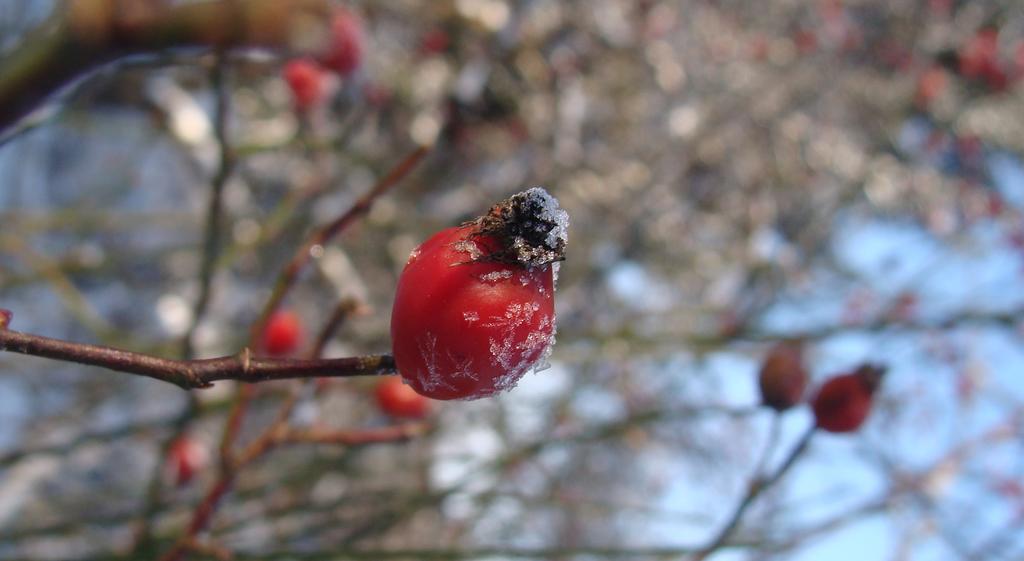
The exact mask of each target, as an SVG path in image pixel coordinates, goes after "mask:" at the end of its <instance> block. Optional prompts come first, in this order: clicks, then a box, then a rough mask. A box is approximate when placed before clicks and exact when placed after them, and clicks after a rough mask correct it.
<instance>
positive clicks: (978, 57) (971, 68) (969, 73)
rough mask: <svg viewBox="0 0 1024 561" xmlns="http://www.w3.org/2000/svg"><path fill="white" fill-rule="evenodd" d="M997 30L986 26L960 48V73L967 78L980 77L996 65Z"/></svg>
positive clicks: (997, 50) (997, 48) (997, 53)
mask: <svg viewBox="0 0 1024 561" xmlns="http://www.w3.org/2000/svg"><path fill="white" fill-rule="evenodd" d="M998 56H999V30H998V29H995V28H992V27H986V28H984V29H981V30H980V31H978V32H977V33H976V34H974V36H973V37H971V38H970V39H968V40H967V42H966V43H964V45H963V46H962V47H961V48H960V52H959V61H960V73H961V74H963V75H964V76H965V77H967V78H980V77H982V76H983V75H984V74H985V73H986V72H987V71H989V69H991V68H992V67H994V66H997V65H998Z"/></svg>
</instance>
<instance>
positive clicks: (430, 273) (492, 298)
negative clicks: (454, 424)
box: [391, 188, 568, 399]
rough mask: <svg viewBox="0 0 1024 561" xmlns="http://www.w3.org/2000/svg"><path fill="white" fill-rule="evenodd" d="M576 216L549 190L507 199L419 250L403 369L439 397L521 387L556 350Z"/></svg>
mask: <svg viewBox="0 0 1024 561" xmlns="http://www.w3.org/2000/svg"><path fill="white" fill-rule="evenodd" d="M567 225H568V217H567V215H566V213H565V211H564V210H562V209H561V208H559V207H558V202H557V201H556V200H555V199H554V198H553V197H551V196H550V195H548V193H547V192H546V191H544V189H541V188H534V189H530V190H528V191H526V192H523V193H519V194H518V195H515V196H513V197H511V198H509V199H508V200H506V201H503V202H501V203H499V204H497V205H495V206H494V207H493V208H491V210H490V212H489V213H488V214H487V215H486V216H483V217H481V218H479V219H477V220H475V221H473V222H470V223H467V224H464V225H462V226H458V227H454V228H448V229H446V230H442V231H441V232H438V233H437V234H435V235H434V236H433V237H431V238H430V239H429V240H427V241H426V242H425V243H424V244H423V245H421V246H420V247H418V248H417V249H416V250H414V251H413V253H412V256H411V257H410V258H409V262H408V263H407V264H406V266H405V269H404V270H403V271H402V275H401V277H400V278H399V280H398V288H397V291H396V294H395V303H394V308H393V310H392V313H391V337H392V340H393V345H394V356H395V364H396V365H397V367H398V372H399V373H400V374H401V375H402V377H403V378H405V380H406V382H408V383H409V384H410V385H411V386H412V387H413V389H415V390H416V391H417V392H419V393H421V394H423V395H425V396H427V397H430V398H433V399H477V398H481V397H486V396H489V395H493V394H495V393H498V392H500V391H503V390H507V389H511V388H512V387H514V386H515V384H516V383H517V382H518V381H519V379H520V378H522V376H523V375H524V374H525V373H526V372H527V370H529V369H530V368H532V367H534V365H536V364H537V363H538V362H540V361H541V360H542V359H543V358H544V356H545V354H546V353H547V352H548V351H549V348H550V346H551V343H552V341H553V337H554V332H555V304H554V302H555V300H554V285H555V269H556V267H557V261H560V260H561V259H562V258H563V256H564V250H565V241H566V228H567Z"/></svg>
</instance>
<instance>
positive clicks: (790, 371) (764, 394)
mask: <svg viewBox="0 0 1024 561" xmlns="http://www.w3.org/2000/svg"><path fill="white" fill-rule="evenodd" d="M807 379H808V376H807V368H806V367H805V366H804V352H803V345H802V344H801V343H800V342H797V341H784V342H781V343H777V344H776V345H775V346H773V347H772V348H771V350H769V351H768V355H767V356H766V357H765V359H764V362H763V363H762V364H761V370H760V372H759V373H758V379H757V381H758V385H759V387H760V388H761V400H762V401H763V402H764V404H765V405H767V406H768V407H771V408H772V409H774V410H776V411H785V410H786V409H789V408H790V407H793V406H794V405H796V404H797V403H800V401H801V400H802V399H803V396H804V391H805V390H806V389H807Z"/></svg>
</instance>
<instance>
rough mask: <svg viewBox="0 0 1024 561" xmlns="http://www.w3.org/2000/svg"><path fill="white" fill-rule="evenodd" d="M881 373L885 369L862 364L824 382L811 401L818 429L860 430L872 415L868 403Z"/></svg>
mask: <svg viewBox="0 0 1024 561" xmlns="http://www.w3.org/2000/svg"><path fill="white" fill-rule="evenodd" d="M884 374H885V369H884V368H881V367H878V366H873V365H870V364H865V365H862V366H860V367H858V368H857V369H856V370H854V371H853V372H851V373H849V374H842V375H839V376H836V377H834V378H831V379H829V380H827V381H826V382H825V383H824V384H822V386H821V387H820V388H819V389H818V393H817V394H816V395H815V396H814V399H813V400H811V407H812V409H813V410H814V420H815V424H816V425H817V427H818V428H820V429H822V430H826V431H828V432H836V433H844V432H853V431H855V430H857V429H859V428H860V426H861V425H862V424H864V420H865V419H867V417H868V413H870V412H871V401H872V399H873V397H874V394H875V390H877V389H878V385H879V384H880V383H881V381H882V376H883V375H884Z"/></svg>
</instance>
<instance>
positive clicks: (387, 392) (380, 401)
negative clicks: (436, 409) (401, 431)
mask: <svg viewBox="0 0 1024 561" xmlns="http://www.w3.org/2000/svg"><path fill="white" fill-rule="evenodd" d="M374 396H375V397H376V398H377V407H379V408H380V410H381V411H382V412H384V413H385V414H386V415H388V416H390V417H394V418H396V419H421V418H423V417H426V416H427V413H429V412H430V402H429V401H427V398H425V397H423V396H422V395H420V394H418V393H416V390H414V389H412V388H411V387H409V385H408V384H406V383H405V382H403V381H402V379H401V378H399V377H398V376H389V377H387V378H384V379H383V380H381V381H380V383H379V384H377V388H376V390H375V391H374Z"/></svg>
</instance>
